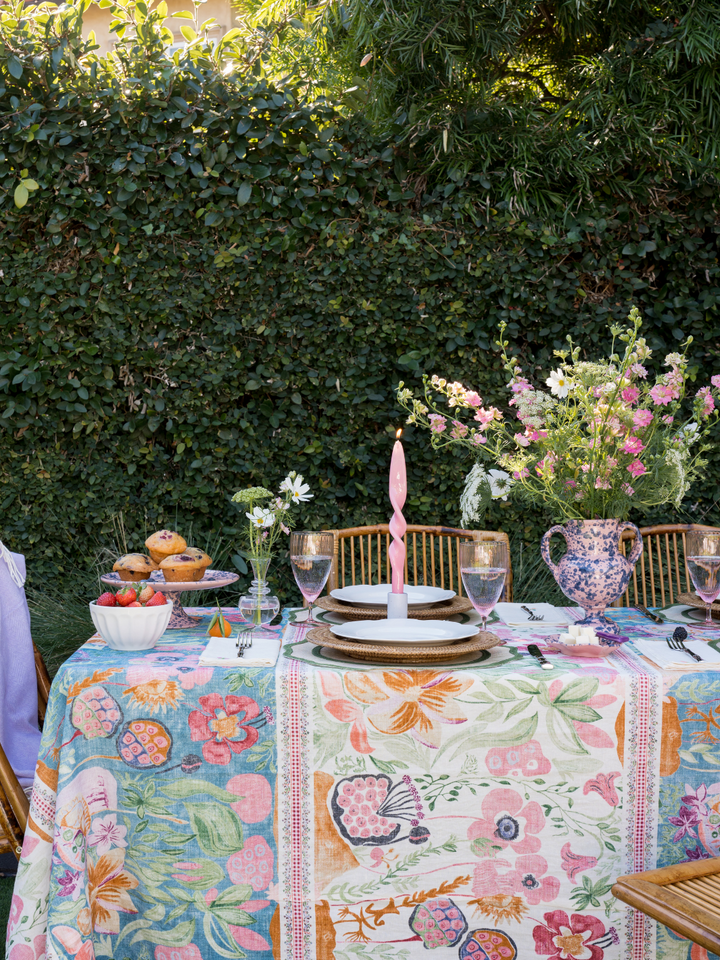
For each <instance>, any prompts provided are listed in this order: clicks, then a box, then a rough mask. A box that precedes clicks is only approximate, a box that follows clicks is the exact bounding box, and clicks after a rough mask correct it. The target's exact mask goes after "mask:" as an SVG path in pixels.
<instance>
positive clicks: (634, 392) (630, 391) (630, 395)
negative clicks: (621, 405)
mask: <svg viewBox="0 0 720 960" xmlns="http://www.w3.org/2000/svg"><path fill="white" fill-rule="evenodd" d="M620 396H621V397H622V398H623V400H624V401H625V403H637V402H638V399H639V398H640V391H639V390H638V388H637V387H625V389H624V390H623V392H622V393H621V394H620Z"/></svg>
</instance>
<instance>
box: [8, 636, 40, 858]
mask: <svg viewBox="0 0 720 960" xmlns="http://www.w3.org/2000/svg"><path fill="white" fill-rule="evenodd" d="M33 650H34V652H35V676H36V677H37V692H38V720H39V722H40V728H41V729H42V725H43V723H44V722H45V712H46V711H47V704H48V697H49V695H50V685H51V681H50V675H49V673H48V671H47V667H46V666H45V661H44V660H43V658H42V654H41V653H40V651H39V650H38V648H37V647H36V646H35V644H33ZM29 808H30V804H29V803H28V798H27V797H26V796H25V793H24V791H23V788H22V787H21V786H20V783H19V781H18V778H17V777H16V776H15V771H14V770H13V768H12V767H11V766H10V762H9V761H8V758H7V755H6V754H5V751H4V750H3V748H2V745H0V853H10V852H12V853H14V854H15V856H16V857H17V858H18V860H19V859H20V852H21V849H22V842H23V836H24V835H25V828H26V827H27V819H28V811H29Z"/></svg>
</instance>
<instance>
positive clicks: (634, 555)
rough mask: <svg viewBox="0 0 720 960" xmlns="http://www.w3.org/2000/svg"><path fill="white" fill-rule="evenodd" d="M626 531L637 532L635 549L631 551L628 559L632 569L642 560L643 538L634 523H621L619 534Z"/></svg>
mask: <svg viewBox="0 0 720 960" xmlns="http://www.w3.org/2000/svg"><path fill="white" fill-rule="evenodd" d="M624 530H633V531H634V532H635V543H634V544H633V548H632V550H631V551H630V556H629V557H628V558H627V561H628V563H629V564H630V566H631V567H634V566H635V564H636V563H637V562H638V560H639V559H640V554H641V553H642V552H643V538H642V534H641V533H640V531H639V530H638V528H637V527H636V526H635V524H634V523H630V522H629V521H628V520H626V521H625V522H624V523H621V524H620V525H619V527H618V533H619V534H621V533H622V532H623V531H624Z"/></svg>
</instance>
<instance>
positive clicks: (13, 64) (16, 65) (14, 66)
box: [8, 57, 23, 80]
mask: <svg viewBox="0 0 720 960" xmlns="http://www.w3.org/2000/svg"><path fill="white" fill-rule="evenodd" d="M8 70H9V71H10V76H11V77H15V79H16V80H19V79H20V77H21V76H22V75H23V65H22V64H21V63H20V61H19V60H18V59H17V57H10V59H9V60H8Z"/></svg>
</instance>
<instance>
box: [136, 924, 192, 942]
mask: <svg viewBox="0 0 720 960" xmlns="http://www.w3.org/2000/svg"><path fill="white" fill-rule="evenodd" d="M194 936H195V921H194V920H185V921H184V922H183V923H176V924H175V925H174V926H173V928H172V930H139V931H138V932H137V933H136V934H135V936H134V937H133V938H132V940H131V941H130V943H142V942H143V940H145V941H147V942H148V943H157V944H159V945H160V946H163V947H176V948H177V947H186V946H187V945H188V944H189V943H190V941H191V940H192V938H193V937H194Z"/></svg>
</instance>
